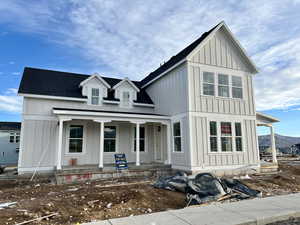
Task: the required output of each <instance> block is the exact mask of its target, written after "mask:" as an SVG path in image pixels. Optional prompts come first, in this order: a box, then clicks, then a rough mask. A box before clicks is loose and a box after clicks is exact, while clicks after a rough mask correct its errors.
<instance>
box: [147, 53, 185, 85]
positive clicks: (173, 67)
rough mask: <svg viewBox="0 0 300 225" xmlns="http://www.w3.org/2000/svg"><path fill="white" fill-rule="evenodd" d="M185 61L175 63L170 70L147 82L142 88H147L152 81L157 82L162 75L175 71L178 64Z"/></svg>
mask: <svg viewBox="0 0 300 225" xmlns="http://www.w3.org/2000/svg"><path fill="white" fill-rule="evenodd" d="M185 61H186V58H185V59H183V60H181V61H179V62H178V63H176V64H175V65H174V66H172V67H171V68H169V69H167V70H166V71H165V72H163V73H162V74H160V75H159V76H158V77H156V78H155V79H153V80H151V81H149V82H148V83H146V84H144V85H143V86H142V88H144V87H147V86H149V85H150V84H152V83H153V82H154V81H156V80H158V79H159V78H161V77H162V76H163V75H165V74H166V73H168V72H170V71H171V70H173V69H175V68H176V67H177V66H179V65H180V64H182V63H184V62H185Z"/></svg>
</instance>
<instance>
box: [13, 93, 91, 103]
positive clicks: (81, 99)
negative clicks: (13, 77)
mask: <svg viewBox="0 0 300 225" xmlns="http://www.w3.org/2000/svg"><path fill="white" fill-rule="evenodd" d="M18 95H19V96H23V97H27V98H41V99H53V100H65V101H76V102H87V99H84V98H72V97H61V96H51V95H35V94H22V93H20V94H18Z"/></svg>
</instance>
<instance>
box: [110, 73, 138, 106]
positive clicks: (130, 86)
mask: <svg viewBox="0 0 300 225" xmlns="http://www.w3.org/2000/svg"><path fill="white" fill-rule="evenodd" d="M112 89H114V90H115V98H117V99H120V107H122V108H131V107H132V105H133V103H134V101H136V100H137V93H138V92H140V89H139V88H138V87H137V86H136V85H135V84H134V83H133V82H132V81H131V80H129V79H128V78H127V77H126V78H124V79H123V80H122V81H120V82H119V83H117V84H116V85H115V86H113V88H112Z"/></svg>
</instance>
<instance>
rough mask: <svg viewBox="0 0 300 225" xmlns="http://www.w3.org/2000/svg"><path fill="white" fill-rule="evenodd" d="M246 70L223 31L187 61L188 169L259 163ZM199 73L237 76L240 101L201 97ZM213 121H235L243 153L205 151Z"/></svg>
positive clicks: (250, 82)
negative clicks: (241, 96)
mask: <svg viewBox="0 0 300 225" xmlns="http://www.w3.org/2000/svg"><path fill="white" fill-rule="evenodd" d="M250 71H251V69H250V68H249V67H248V64H247V63H246V62H245V61H244V59H243V57H242V55H241V52H240V51H239V50H238V48H237V46H236V45H235V44H234V43H233V41H232V40H231V39H230V38H229V36H228V35H227V33H226V32H224V30H223V28H221V29H220V30H219V31H217V32H216V34H215V35H214V36H213V37H212V38H211V39H210V40H209V41H207V42H206V44H205V45H204V46H203V47H202V48H201V49H199V51H198V52H196V53H195V54H194V55H193V57H191V59H190V60H189V61H188V84H189V112H190V113H189V118H190V120H191V123H190V125H191V129H190V131H191V139H190V141H191V145H190V146H191V147H192V148H193V154H192V156H191V157H192V167H197V168H199V167H200V168H203V169H205V168H207V167H226V166H229V167H230V166H235V165H236V166H238V165H245V166H246V165H257V164H258V163H259V155H258V154H259V153H258V149H257V135H256V121H255V114H256V109H255V101H254V93H253V82H252V76H253V75H252V74H251V72H250ZM203 72H213V73H215V74H216V75H217V74H218V73H222V74H227V75H229V76H232V75H233V76H240V77H241V78H242V84H243V99H234V98H224V97H216V96H204V95H203V90H202V89H203V87H202V84H203V83H202V75H203ZM215 85H216V86H217V76H215ZM216 89H217V88H216ZM216 95H217V93H216ZM216 118H218V121H222V120H224V122H227V121H229V122H233V121H235V119H237V120H238V121H240V122H241V123H242V133H243V152H234V151H233V152H229V153H228V152H226V153H222V152H219V153H210V152H209V149H210V146H209V121H213V120H216ZM232 129H234V128H232Z"/></svg>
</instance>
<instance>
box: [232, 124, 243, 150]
mask: <svg viewBox="0 0 300 225" xmlns="http://www.w3.org/2000/svg"><path fill="white" fill-rule="evenodd" d="M234 126H235V150H236V151H237V152H242V151H243V144H242V125H241V123H235V124H234Z"/></svg>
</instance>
